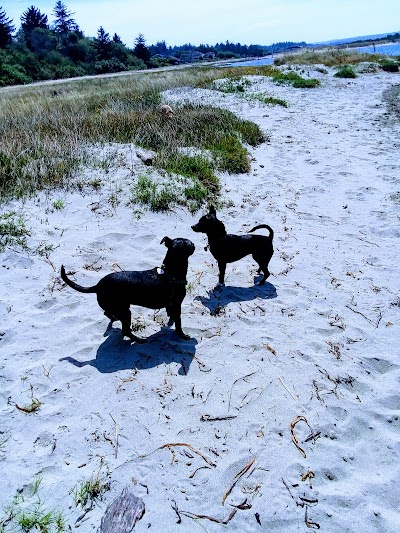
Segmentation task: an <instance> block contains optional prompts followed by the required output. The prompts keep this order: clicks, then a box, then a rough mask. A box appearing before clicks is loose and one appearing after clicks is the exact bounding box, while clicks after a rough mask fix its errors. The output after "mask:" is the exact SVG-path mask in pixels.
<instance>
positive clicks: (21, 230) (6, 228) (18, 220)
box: [0, 211, 29, 252]
mask: <svg viewBox="0 0 400 533" xmlns="http://www.w3.org/2000/svg"><path fill="white" fill-rule="evenodd" d="M27 235H29V232H28V229H27V227H26V225H25V220H24V219H23V217H22V216H21V215H17V213H15V212H13V211H12V212H10V213H3V214H2V215H0V252H3V251H4V250H5V249H6V248H7V246H23V247H25V246H26V236H27Z"/></svg>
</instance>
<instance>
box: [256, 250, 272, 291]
mask: <svg viewBox="0 0 400 533" xmlns="http://www.w3.org/2000/svg"><path fill="white" fill-rule="evenodd" d="M252 257H253V259H254V261H255V262H256V263H257V264H258V270H257V274H261V272H263V274H264V276H263V278H262V279H261V280H260V281H259V282H258V284H257V285H264V283H265V282H266V280H267V279H268V278H269V276H270V271H269V270H268V263H269V260H268V261H265V259H263V258H261V257H259V256H255V255H253V256H252Z"/></svg>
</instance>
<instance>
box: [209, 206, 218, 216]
mask: <svg viewBox="0 0 400 533" xmlns="http://www.w3.org/2000/svg"><path fill="white" fill-rule="evenodd" d="M209 214H210V215H214V216H215V215H216V214H217V212H216V210H215V207H214V206H213V205H210V211H209Z"/></svg>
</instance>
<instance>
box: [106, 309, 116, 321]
mask: <svg viewBox="0 0 400 533" xmlns="http://www.w3.org/2000/svg"><path fill="white" fill-rule="evenodd" d="M104 315H105V316H106V317H107V318H109V319H110V322H111V324H112V323H113V322H115V321H116V320H117V319H116V318H115V316H114V315H113V314H112V313H110V312H109V311H104Z"/></svg>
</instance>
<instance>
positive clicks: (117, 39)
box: [112, 33, 122, 44]
mask: <svg viewBox="0 0 400 533" xmlns="http://www.w3.org/2000/svg"><path fill="white" fill-rule="evenodd" d="M112 40H113V43H115V44H122V40H121V37H120V36H119V35H118V33H114V36H113V38H112Z"/></svg>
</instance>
